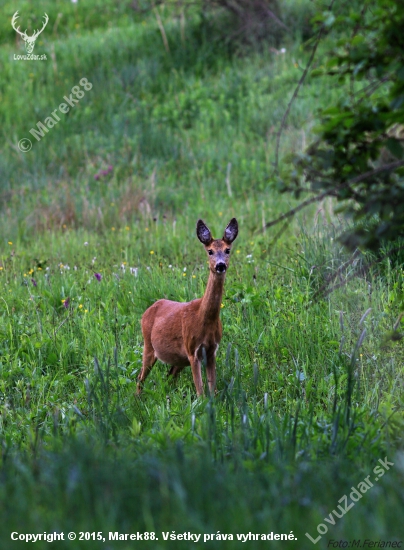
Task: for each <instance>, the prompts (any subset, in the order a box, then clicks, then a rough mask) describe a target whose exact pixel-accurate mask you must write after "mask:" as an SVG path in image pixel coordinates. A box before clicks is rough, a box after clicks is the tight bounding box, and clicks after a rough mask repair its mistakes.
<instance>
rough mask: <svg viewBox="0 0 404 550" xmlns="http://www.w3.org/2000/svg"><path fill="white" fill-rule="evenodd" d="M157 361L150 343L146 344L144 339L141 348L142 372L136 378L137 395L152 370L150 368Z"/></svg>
mask: <svg viewBox="0 0 404 550" xmlns="http://www.w3.org/2000/svg"><path fill="white" fill-rule="evenodd" d="M156 361H157V357H156V354H155V352H154V349H153V346H152V344H151V342H148V341H147V339H146V338H145V342H144V348H143V363H142V370H141V371H140V373H139V376H138V377H137V393H138V394H139V393H140V392H141V391H142V386H143V382H144V381H145V380H146V378H147V376H148V374H149V372H150V371H151V369H152V366H153V365H154V363H155V362H156Z"/></svg>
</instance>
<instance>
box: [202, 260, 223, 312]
mask: <svg viewBox="0 0 404 550" xmlns="http://www.w3.org/2000/svg"><path fill="white" fill-rule="evenodd" d="M224 279H225V275H216V274H215V273H213V272H212V271H210V272H209V279H208V284H207V286H206V290H205V294H204V295H203V298H202V302H201V307H200V309H199V320H200V321H201V322H203V323H206V322H212V321H214V320H216V319H219V315H220V306H221V304H222V296H223V287H224Z"/></svg>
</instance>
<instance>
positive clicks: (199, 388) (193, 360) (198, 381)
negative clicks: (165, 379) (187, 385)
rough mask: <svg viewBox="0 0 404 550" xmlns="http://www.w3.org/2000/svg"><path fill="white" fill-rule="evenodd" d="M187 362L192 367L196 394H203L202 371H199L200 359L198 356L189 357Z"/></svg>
mask: <svg viewBox="0 0 404 550" xmlns="http://www.w3.org/2000/svg"><path fill="white" fill-rule="evenodd" d="M189 362H190V364H191V369H192V378H193V379H194V384H195V388H196V393H197V395H198V396H199V395H203V384H202V373H201V361H200V359H198V357H195V355H194V356H192V357H189Z"/></svg>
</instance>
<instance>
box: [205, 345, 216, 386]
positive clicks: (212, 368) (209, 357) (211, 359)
mask: <svg viewBox="0 0 404 550" xmlns="http://www.w3.org/2000/svg"><path fill="white" fill-rule="evenodd" d="M215 356H216V350H209V351H208V353H207V354H206V376H207V379H208V386H209V393H210V394H211V395H213V394H214V392H215V388H216V357H215Z"/></svg>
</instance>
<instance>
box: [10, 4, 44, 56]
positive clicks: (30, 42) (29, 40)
mask: <svg viewBox="0 0 404 550" xmlns="http://www.w3.org/2000/svg"><path fill="white" fill-rule="evenodd" d="M18 17H19V15H18V11H16V12H15V14H14V15H13V18H12V20H11V25H12V27H13V29H14V30H15V31H16V32H18V34H20V35H21V37H22V39H23V40H24V42H25V49H26V50H27V53H32V52H33V51H34V46H35V41H36V39H37V38H38V36H39V35H40V34H41V32H42V31H43V30H44V28H45V27H46V25H47V24H48V21H49V17H48V16H47V14H46V13H45V15H44V19H45V21H44V23H43V25H42V29H40V30H39V31H38V30H36V31H35V32H34V34H33V35H32V36H28V35H27V30H25V32H21V31H20V27H17V28H16V26H15V25H16V23H17V19H18Z"/></svg>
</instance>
